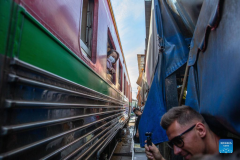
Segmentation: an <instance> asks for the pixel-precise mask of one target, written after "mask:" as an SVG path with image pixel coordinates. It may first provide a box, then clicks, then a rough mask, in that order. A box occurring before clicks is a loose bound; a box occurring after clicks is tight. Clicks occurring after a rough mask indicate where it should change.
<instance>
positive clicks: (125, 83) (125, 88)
mask: <svg viewBox="0 0 240 160" xmlns="http://www.w3.org/2000/svg"><path fill="white" fill-rule="evenodd" d="M123 82H124V84H123V85H124V86H123V88H124V91H123V93H124V95H125V96H126V76H125V74H124V81H123Z"/></svg>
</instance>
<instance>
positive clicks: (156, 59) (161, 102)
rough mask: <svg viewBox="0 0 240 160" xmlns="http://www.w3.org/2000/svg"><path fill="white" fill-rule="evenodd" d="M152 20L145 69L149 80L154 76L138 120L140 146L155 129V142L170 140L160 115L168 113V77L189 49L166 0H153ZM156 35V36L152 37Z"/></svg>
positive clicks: (153, 136)
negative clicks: (166, 85) (161, 123)
mask: <svg viewBox="0 0 240 160" xmlns="http://www.w3.org/2000/svg"><path fill="white" fill-rule="evenodd" d="M150 23H151V25H150V28H151V27H152V30H151V34H149V42H148V45H149V46H148V51H147V64H146V68H145V70H146V75H147V83H149V82H151V77H153V79H152V82H151V88H150V91H149V94H148V98H147V102H146V105H145V108H144V111H143V114H142V116H141V120H140V124H139V133H140V144H141V147H143V146H144V144H145V143H144V141H145V140H146V137H145V133H146V132H152V142H153V143H154V144H157V143H161V142H164V141H167V140H168V138H167V136H166V132H165V130H163V128H162V127H161V126H160V120H161V117H162V115H163V114H164V113H166V101H165V78H166V77H168V76H169V75H171V74H172V73H173V72H174V71H176V70H177V69H178V68H180V67H181V66H182V65H183V64H185V63H186V62H187V59H188V52H189V50H188V45H187V44H186V42H185V37H183V35H182V33H181V32H180V30H179V28H178V26H177V23H176V22H175V20H174V18H173V16H172V13H171V11H170V10H169V8H168V5H167V4H166V2H165V0H160V1H158V0H153V1H152V14H151V21H150ZM153 36H154V37H155V38H152V39H151V37H153ZM156 39H157V41H156ZM151 43H152V44H151ZM150 45H151V46H150ZM150 68H151V69H150Z"/></svg>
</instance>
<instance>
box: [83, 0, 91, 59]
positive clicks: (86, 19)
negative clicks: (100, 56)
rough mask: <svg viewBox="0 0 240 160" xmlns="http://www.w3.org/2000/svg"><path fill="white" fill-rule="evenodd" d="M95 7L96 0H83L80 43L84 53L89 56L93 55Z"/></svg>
mask: <svg viewBox="0 0 240 160" xmlns="http://www.w3.org/2000/svg"><path fill="white" fill-rule="evenodd" d="M93 9H94V0H83V8H82V23H81V42H80V43H81V50H82V53H83V54H85V55H86V56H88V57H91V56H92V55H91V49H92V48H91V47H92V32H93V28H92V26H93Z"/></svg>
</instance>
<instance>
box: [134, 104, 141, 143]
mask: <svg viewBox="0 0 240 160" xmlns="http://www.w3.org/2000/svg"><path fill="white" fill-rule="evenodd" d="M133 112H134V113H135V115H136V116H137V117H138V118H137V121H136V123H135V128H136V134H135V136H134V142H135V143H140V141H139V131H138V125H139V122H140V120H141V116H142V112H141V111H140V110H139V109H138V108H135V109H134V110H133Z"/></svg>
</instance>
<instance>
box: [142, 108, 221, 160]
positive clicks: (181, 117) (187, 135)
mask: <svg viewBox="0 0 240 160" xmlns="http://www.w3.org/2000/svg"><path fill="white" fill-rule="evenodd" d="M160 124H161V126H162V127H163V128H164V129H165V130H166V133H167V136H168V139H169V142H168V145H169V147H170V148H172V149H173V150H174V154H176V155H180V156H182V157H184V158H185V160H189V159H190V158H191V157H192V156H194V155H198V154H215V153H219V152H218V146H219V144H218V142H219V139H220V137H218V136H217V135H216V134H214V133H213V132H212V131H211V130H210V129H209V127H208V125H207V123H206V122H205V120H204V118H203V117H202V115H201V114H199V113H198V112H196V111H195V110H193V109H192V108H191V107H188V106H180V107H174V108H172V109H170V110H169V111H168V112H167V113H165V114H164V115H163V117H162V119H161V123H160ZM145 152H146V154H147V157H148V158H149V159H154V160H165V159H164V158H163V157H162V155H161V153H160V152H159V150H158V148H157V147H156V146H155V145H154V144H152V146H147V145H145Z"/></svg>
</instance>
